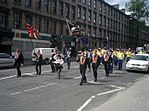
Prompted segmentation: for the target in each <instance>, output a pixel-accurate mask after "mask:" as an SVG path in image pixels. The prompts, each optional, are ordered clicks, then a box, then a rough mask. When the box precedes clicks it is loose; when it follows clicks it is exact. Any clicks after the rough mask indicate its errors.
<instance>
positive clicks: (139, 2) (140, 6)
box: [125, 0, 149, 21]
mask: <svg viewBox="0 0 149 111" xmlns="http://www.w3.org/2000/svg"><path fill="white" fill-rule="evenodd" d="M125 8H126V10H127V11H128V12H130V14H131V16H132V17H133V18H135V19H137V20H138V21H145V20H149V1H148V0H130V1H129V2H126V4H125Z"/></svg>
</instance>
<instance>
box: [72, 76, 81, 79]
mask: <svg viewBox="0 0 149 111" xmlns="http://www.w3.org/2000/svg"><path fill="white" fill-rule="evenodd" d="M81 77H82V76H79V77H74V78H73V79H80V78H81Z"/></svg>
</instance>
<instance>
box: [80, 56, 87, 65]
mask: <svg viewBox="0 0 149 111" xmlns="http://www.w3.org/2000/svg"><path fill="white" fill-rule="evenodd" d="M85 60H86V57H83V56H81V57H80V65H84V63H85Z"/></svg>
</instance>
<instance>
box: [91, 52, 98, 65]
mask: <svg viewBox="0 0 149 111" xmlns="http://www.w3.org/2000/svg"><path fill="white" fill-rule="evenodd" d="M97 60H98V55H97V54H94V55H93V56H92V62H93V63H97Z"/></svg>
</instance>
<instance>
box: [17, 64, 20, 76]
mask: <svg viewBox="0 0 149 111" xmlns="http://www.w3.org/2000/svg"><path fill="white" fill-rule="evenodd" d="M20 66H21V65H18V66H17V67H16V69H17V76H21V70H20Z"/></svg>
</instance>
